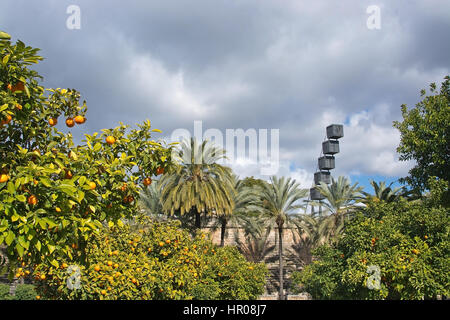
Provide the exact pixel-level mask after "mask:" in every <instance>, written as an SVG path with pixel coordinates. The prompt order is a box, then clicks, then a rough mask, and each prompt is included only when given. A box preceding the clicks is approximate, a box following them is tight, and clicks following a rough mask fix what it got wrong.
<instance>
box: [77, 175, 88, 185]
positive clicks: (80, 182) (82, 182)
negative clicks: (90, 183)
mask: <svg viewBox="0 0 450 320" xmlns="http://www.w3.org/2000/svg"><path fill="white" fill-rule="evenodd" d="M86 180H87V178H86V177H85V176H81V177H80V179H78V183H79V184H80V186H82V185H83V184H85V183H86Z"/></svg>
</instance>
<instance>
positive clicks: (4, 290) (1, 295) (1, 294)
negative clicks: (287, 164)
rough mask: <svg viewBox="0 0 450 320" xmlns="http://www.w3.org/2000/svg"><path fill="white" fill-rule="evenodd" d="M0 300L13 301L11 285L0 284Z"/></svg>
mask: <svg viewBox="0 0 450 320" xmlns="http://www.w3.org/2000/svg"><path fill="white" fill-rule="evenodd" d="M0 300H11V296H10V294H9V285H7V284H4V283H0Z"/></svg>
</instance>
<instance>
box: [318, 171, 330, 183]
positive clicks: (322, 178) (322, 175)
mask: <svg viewBox="0 0 450 320" xmlns="http://www.w3.org/2000/svg"><path fill="white" fill-rule="evenodd" d="M321 182H323V183H326V184H330V183H331V174H330V173H329V172H324V171H319V172H316V173H314V183H315V184H317V185H318V184H320V183H321Z"/></svg>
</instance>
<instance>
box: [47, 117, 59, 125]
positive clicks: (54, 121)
mask: <svg viewBox="0 0 450 320" xmlns="http://www.w3.org/2000/svg"><path fill="white" fill-rule="evenodd" d="M48 124H49V125H50V126H52V127H54V126H56V125H57V124H58V119H56V118H50V119H49V120H48Z"/></svg>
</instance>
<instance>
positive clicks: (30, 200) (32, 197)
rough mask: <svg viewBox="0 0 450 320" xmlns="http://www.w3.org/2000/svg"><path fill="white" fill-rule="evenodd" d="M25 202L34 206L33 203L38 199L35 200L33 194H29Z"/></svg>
mask: <svg viewBox="0 0 450 320" xmlns="http://www.w3.org/2000/svg"><path fill="white" fill-rule="evenodd" d="M27 202H28V204H29V205H32V206H34V205H36V204H37V202H38V200H37V198H36V196H35V195H31V196H29V197H28V200H27Z"/></svg>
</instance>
